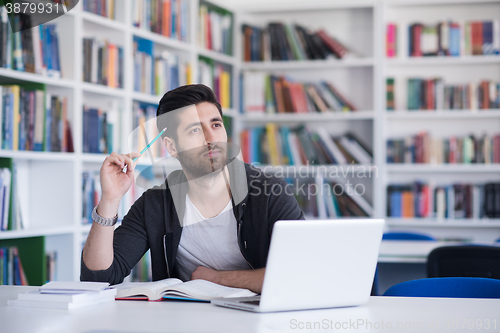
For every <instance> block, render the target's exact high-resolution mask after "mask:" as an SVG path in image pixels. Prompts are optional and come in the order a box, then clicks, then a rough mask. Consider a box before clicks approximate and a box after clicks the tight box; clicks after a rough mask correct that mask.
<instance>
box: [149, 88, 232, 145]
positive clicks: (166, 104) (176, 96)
mask: <svg viewBox="0 0 500 333" xmlns="http://www.w3.org/2000/svg"><path fill="white" fill-rule="evenodd" d="M203 102H208V103H212V104H213V105H215V106H216V107H217V110H219V113H220V115H221V117H222V107H221V106H220V104H219V102H218V101H217V97H216V96H215V94H214V92H213V91H212V89H210V88H209V87H207V86H206V85H204V84H189V85H185V86H182V87H179V88H176V89H173V90H170V91H169V92H167V93H165V95H163V97H162V98H161V100H160V103H159V105H158V109H157V110H156V125H157V126H158V131H162V130H163V129H164V128H165V127H167V130H166V131H165V133H164V134H163V136H162V137H165V136H168V137H169V138H172V139H173V140H174V141H177V127H178V126H179V116H178V112H173V113H172V114H171V116H170V115H166V113H168V112H170V111H175V110H177V109H180V108H183V107H186V106H189V105H196V104H200V103H203Z"/></svg>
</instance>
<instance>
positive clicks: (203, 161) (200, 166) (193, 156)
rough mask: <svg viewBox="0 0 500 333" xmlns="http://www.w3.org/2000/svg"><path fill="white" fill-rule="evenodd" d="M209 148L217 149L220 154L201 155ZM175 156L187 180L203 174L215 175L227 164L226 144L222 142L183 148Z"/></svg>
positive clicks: (203, 175)
mask: <svg viewBox="0 0 500 333" xmlns="http://www.w3.org/2000/svg"><path fill="white" fill-rule="evenodd" d="M209 150H219V151H220V154H219V155H218V156H216V157H213V158H208V157H203V154H206V153H207V152H208V151H209ZM177 157H178V159H179V162H180V163H181V166H182V169H183V170H184V173H185V174H186V176H187V177H188V180H194V179H198V178H201V177H205V176H210V178H212V177H216V176H218V175H219V174H220V172H221V171H222V169H223V168H224V166H226V165H227V162H228V160H227V144H226V143H225V142H224V143H219V144H217V145H210V146H202V147H197V148H192V149H188V150H184V151H182V152H179V153H178V155H177ZM189 178H190V179H189Z"/></svg>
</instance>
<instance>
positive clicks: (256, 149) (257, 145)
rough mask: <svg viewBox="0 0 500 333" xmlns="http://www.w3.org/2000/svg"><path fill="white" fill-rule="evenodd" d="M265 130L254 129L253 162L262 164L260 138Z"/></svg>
mask: <svg viewBox="0 0 500 333" xmlns="http://www.w3.org/2000/svg"><path fill="white" fill-rule="evenodd" d="M262 130H263V128H261V127H259V128H254V129H253V141H252V150H253V157H254V160H253V162H256V163H262V155H261V151H260V136H261V134H262Z"/></svg>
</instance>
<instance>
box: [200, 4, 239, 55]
mask: <svg viewBox="0 0 500 333" xmlns="http://www.w3.org/2000/svg"><path fill="white" fill-rule="evenodd" d="M198 19H199V20H198V45H199V46H200V47H203V48H205V49H208V50H212V51H215V52H220V53H224V54H227V55H232V54H233V43H232V39H233V33H232V31H233V14H232V13H231V12H229V11H227V10H226V9H223V8H221V7H219V6H216V5H214V4H211V3H210V2H207V1H203V0H202V1H200V8H199V17H198Z"/></svg>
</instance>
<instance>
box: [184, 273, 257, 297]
mask: <svg viewBox="0 0 500 333" xmlns="http://www.w3.org/2000/svg"><path fill="white" fill-rule="evenodd" d="M265 272H266V269H265V268H259V269H248V270H241V271H217V270H215V269H211V268H207V267H203V266H198V267H197V268H196V269H195V270H194V272H193V274H191V280H196V279H201V280H207V281H210V282H213V283H217V284H220V285H223V286H227V287H233V288H244V289H250V290H251V291H253V292H255V293H257V294H260V293H261V292H262V284H263V283H264V273H265Z"/></svg>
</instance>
